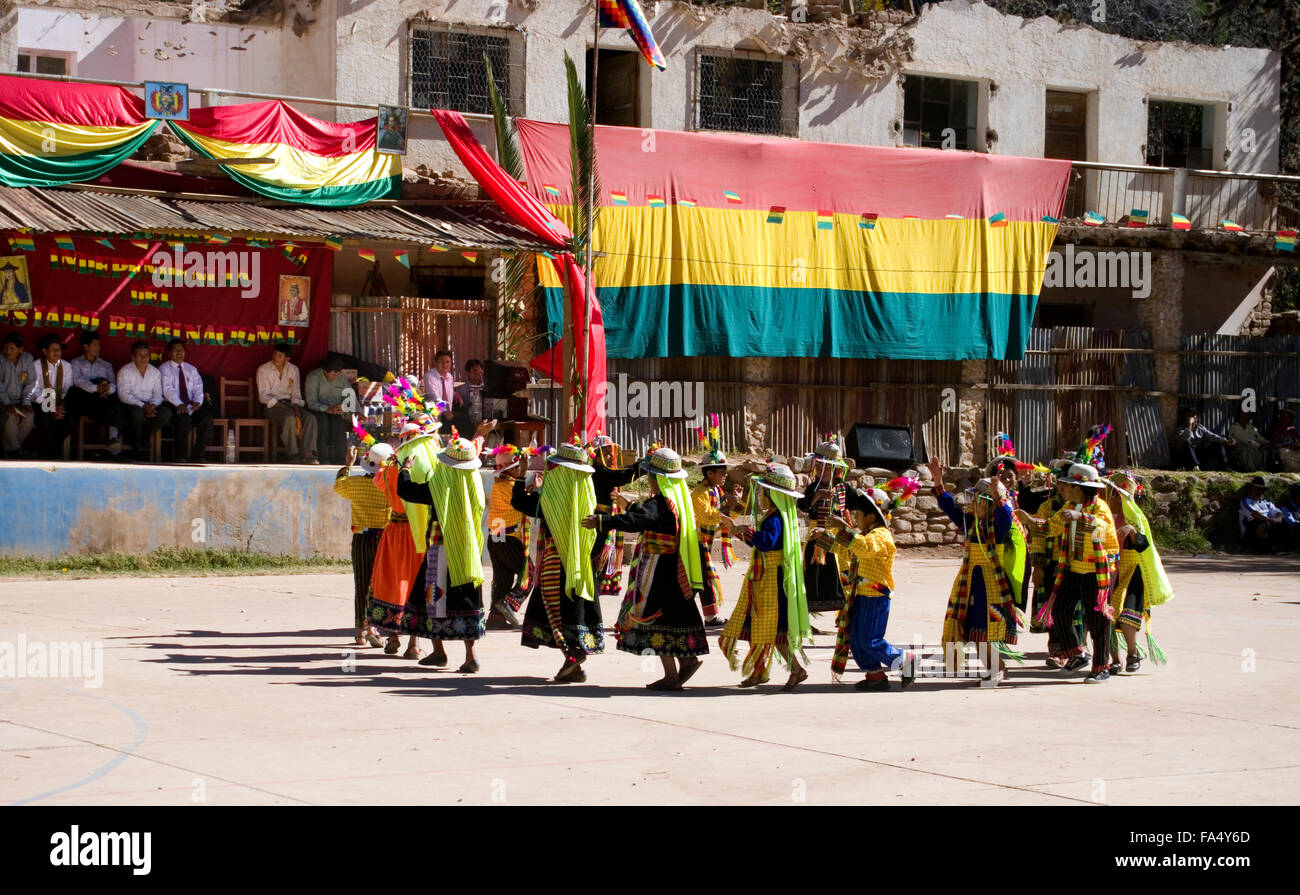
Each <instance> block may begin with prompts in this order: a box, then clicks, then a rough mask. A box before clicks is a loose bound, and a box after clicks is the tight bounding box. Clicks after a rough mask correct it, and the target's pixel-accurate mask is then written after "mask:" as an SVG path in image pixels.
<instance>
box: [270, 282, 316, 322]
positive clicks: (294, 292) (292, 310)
mask: <svg viewBox="0 0 1300 895" xmlns="http://www.w3.org/2000/svg"><path fill="white" fill-rule="evenodd" d="M278 299H279V307H280V313H279V324H280V325H281V326H306V325H307V321H308V319H309V318H310V317H311V277H302V276H297V275H294V274H280V291H279V295H278Z"/></svg>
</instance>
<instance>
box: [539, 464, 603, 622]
mask: <svg viewBox="0 0 1300 895" xmlns="http://www.w3.org/2000/svg"><path fill="white" fill-rule="evenodd" d="M541 504H542V517H543V518H544V519H545V520H546V528H547V530H548V531H549V532H550V533H551V537H552V538H554V540H555V549H556V550H557V551H558V552H559V554H560V563H561V564H562V565H563V566H564V594H565V596H571V597H581V598H582V599H584V600H594V599H596V590H597V587H596V574H595V572H594V571H593V570H592V567H591V551H592V548H593V547H595V546H596V532H595V531H593V530H592V529H590V528H583V527H582V525H581V524H580V523H581V522H582V520H583V519H585V518H586V517H587V516H590V515H591V514H592V513H594V512H596V486H595V485H594V484H593V483H592V481H591V473H589V472H578V471H577V470H576V469H570V468H569V467H567V466H561V465H560V464H558V463H553V464H551V465H550V466H549V467H548V468H547V470H546V476H545V477H544V478H543V479H542V496H541Z"/></svg>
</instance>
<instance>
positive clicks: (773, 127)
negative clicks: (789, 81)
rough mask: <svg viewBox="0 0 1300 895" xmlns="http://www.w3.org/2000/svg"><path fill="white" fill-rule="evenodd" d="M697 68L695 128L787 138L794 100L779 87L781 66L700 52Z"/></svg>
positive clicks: (791, 130) (782, 81)
mask: <svg viewBox="0 0 1300 895" xmlns="http://www.w3.org/2000/svg"><path fill="white" fill-rule="evenodd" d="M697 65H698V83H699V97H698V101H697V103H696V125H695V126H696V127H697V128H699V129H700V130H710V131H738V132H740V133H746V134H777V135H781V134H785V135H793V133H794V131H795V126H794V114H793V107H794V102H793V101H792V99H791V97H790V96H789V93H790V89H789V88H787V87H786V86H785V63H784V62H780V61H770V60H766V59H754V58H749V57H745V56H722V55H711V54H706V53H701V54H700V56H699V59H698V62H697Z"/></svg>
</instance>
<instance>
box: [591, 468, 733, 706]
mask: <svg viewBox="0 0 1300 895" xmlns="http://www.w3.org/2000/svg"><path fill="white" fill-rule="evenodd" d="M640 467H641V470H642V471H643V472H645V473H646V475H647V476H648V477H649V480H650V491H651V494H650V497H649V498H648V499H646V500H644V501H641V502H640V503H633V504H630V505H628V507H627V508H626V509H625V510H624V511H623V512H622V513H617V514H614V513H594V514H592V515H591V516H588V517H587V518H585V519H583V520H582V524H583V527H584V528H589V529H593V530H595V531H596V532H597V533H598V534H599V533H602V532H606V531H609V530H611V529H618V530H619V531H634V532H638V533H640V536H641V538H640V543H639V544H638V546H637V554H638V555H637V563H636V572H635V576H634V577H633V578H632V581H631V582H630V583H629V585H628V589H627V596H626V597H625V598H624V599H623V605H622V608H621V609H620V610H619V614H618V622H617V623H616V624H615V625H614V630H615V632H616V636H617V637H618V648H619V649H620V650H621V651H623V652H625V653H633V654H635V655H642V656H644V655H656V656H658V657H659V659H660V661H661V662H662V663H663V667H664V676H663V677H662V678H660V679H659V680H657V681H655V682H654V683H651V684H646V687H647V688H648V689H651V690H680V689H682V685H683V684H685V683H686V682H687V681H688V680H690V679H691V676H692V675H694V674H695V672H696V671H698V670H699V667H700V659H699V656H702V655H704V654H706V653H708V651H709V643H708V639H707V638H706V637H705V634H704V621H703V619H702V618H701V617H700V610H699V607H697V606H696V605H695V593H696V591H697V590H699V588H700V586H701V559H700V549H699V537H698V535H697V534H696V532H695V517H694V515H693V513H692V512H691V500H690V495H689V493H688V492H687V490H686V472H685V470H683V469H682V458H681V457H680V456H679V455H678V453H677V452H676V451H673V450H670V449H668V448H659V449H657V450H655V451H653V452H652V453H651V454H650V455H649V456H647V457H646V458H645V459H643V460H642V461H641V463H640Z"/></svg>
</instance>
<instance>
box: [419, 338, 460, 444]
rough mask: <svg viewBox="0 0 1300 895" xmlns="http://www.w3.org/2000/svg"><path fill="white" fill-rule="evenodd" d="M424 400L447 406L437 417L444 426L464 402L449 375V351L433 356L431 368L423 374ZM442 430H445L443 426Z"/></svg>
mask: <svg viewBox="0 0 1300 895" xmlns="http://www.w3.org/2000/svg"><path fill="white" fill-rule="evenodd" d="M424 398H425V400H426V401H441V402H443V403H444V404H446V405H447V409H446V410H444V411H443V412H442V413H441V414H439V417H438V418H439V419H440V420H441V421H442V422H443V423H444V424H446V423H449V422H451V420H452V415H453V411H454V410H455V409H456V407H457V406H458V405H459V404H461V403H462V402H464V400H465V399H464V398H462V397H461V396H460V395H458V394H456V381H455V379H454V378H452V375H451V352H450V351H447V350H443V351H439V352H438V353H437V354H435V355H434V356H433V366H432V367H430V368H429V369H428V370H426V371H425V373H424ZM443 428H444V430H445V428H446V427H445V425H444V427H443Z"/></svg>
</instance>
